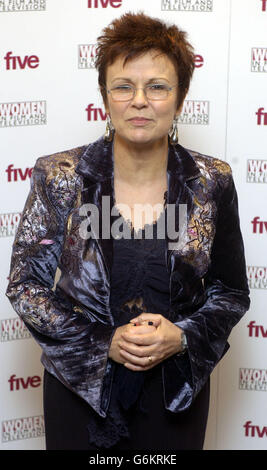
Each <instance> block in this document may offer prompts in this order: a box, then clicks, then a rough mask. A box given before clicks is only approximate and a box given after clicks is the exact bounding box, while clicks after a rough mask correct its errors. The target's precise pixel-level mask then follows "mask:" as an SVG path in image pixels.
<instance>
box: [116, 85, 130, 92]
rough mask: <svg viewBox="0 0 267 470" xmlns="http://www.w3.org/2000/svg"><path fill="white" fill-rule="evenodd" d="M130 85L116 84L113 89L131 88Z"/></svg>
mask: <svg viewBox="0 0 267 470" xmlns="http://www.w3.org/2000/svg"><path fill="white" fill-rule="evenodd" d="M131 89H132V87H131V86H130V85H118V86H116V87H115V88H113V90H127V91H129V90H131Z"/></svg>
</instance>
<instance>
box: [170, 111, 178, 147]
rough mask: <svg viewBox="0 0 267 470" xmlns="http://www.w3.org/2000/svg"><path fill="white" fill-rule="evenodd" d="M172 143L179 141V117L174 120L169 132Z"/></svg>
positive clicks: (175, 143)
mask: <svg viewBox="0 0 267 470" xmlns="http://www.w3.org/2000/svg"><path fill="white" fill-rule="evenodd" d="M169 138H170V143H171V144H172V145H177V144H178V142H179V135H178V117H177V118H175V119H174V120H173V123H172V127H171V129H170V132H169Z"/></svg>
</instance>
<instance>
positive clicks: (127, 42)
mask: <svg viewBox="0 0 267 470" xmlns="http://www.w3.org/2000/svg"><path fill="white" fill-rule="evenodd" d="M151 49H156V50H158V51H160V52H161V53H164V54H166V55H167V56H168V57H169V58H170V59H171V61H172V62H173V64H174V66H175V68H176V71H177V77H179V78H178V82H179V83H178V85H179V94H178V102H177V109H178V108H179V107H180V105H181V104H182V102H183V100H184V98H185V96H186V93H187V91H188V89H189V85H190V81H191V78H192V75H193V71H194V67H195V62H194V59H195V56H194V50H193V47H192V45H191V44H189V42H188V41H187V34H186V33H185V32H184V31H181V30H180V29H179V28H178V27H177V26H176V25H174V24H173V25H167V24H166V23H165V22H163V21H161V20H159V19H157V18H151V17H150V16H147V15H145V14H144V13H126V14H124V15H122V16H121V17H120V18H116V19H115V20H113V21H112V22H111V23H110V25H109V26H107V27H106V28H104V29H103V34H102V35H101V36H99V37H98V38H97V57H96V62H95V65H96V69H97V70H98V83H99V86H100V90H101V93H102V97H103V100H104V102H106V98H107V95H106V89H105V85H106V70H107V67H108V65H111V64H112V63H113V62H114V61H115V60H116V59H117V58H118V57H119V56H124V57H125V61H124V63H126V62H127V61H128V60H131V59H133V58H135V57H137V56H139V55H142V54H144V53H146V52H148V51H149V50H151Z"/></svg>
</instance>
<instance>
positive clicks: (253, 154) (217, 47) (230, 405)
mask: <svg viewBox="0 0 267 470" xmlns="http://www.w3.org/2000/svg"><path fill="white" fill-rule="evenodd" d="M127 11H144V12H145V13H147V14H150V15H152V16H154V17H159V18H162V19H165V20H167V21H170V22H174V23H176V24H177V25H179V26H180V27H181V28H182V29H184V30H186V31H188V34H189V39H190V40H191V42H192V43H193V45H194V47H195V54H196V56H195V63H196V69H195V73H194V78H193V82H192V86H191V90H190V92H189V94H188V96H187V97H186V101H185V103H184V108H183V111H182V114H181V116H180V141H181V143H182V144H183V145H184V146H186V147H188V148H190V149H195V150H198V151H200V152H203V153H205V154H209V155H212V156H216V157H219V158H221V159H223V160H226V161H227V162H228V163H229V164H230V165H231V167H232V169H233V173H234V178H235V182H236V186H237V190H238V194H239V210H240V218H241V228H242V231H243V236H244V242H245V249H246V261H247V273H248V278H249V283H250V288H251V308H250V311H249V312H248V313H247V314H246V315H245V317H244V318H243V319H242V321H241V322H240V323H239V324H238V326H237V327H236V328H235V329H234V331H233V332H232V334H231V337H230V344H231V348H230V350H229V352H228V353H227V355H226V356H225V357H224V359H223V360H222V361H221V363H220V364H219V366H218V367H217V368H216V369H215V371H214V373H213V374H212V395H211V408H210V415H209V422H208V430H207V436H206V442H205V448H206V449H218V450H219V449H267V364H266V346H267V319H266V303H267V258H266V254H267V250H266V240H267V213H266V196H267V191H266V189H267V184H266V183H267V153H266V148H267V0H153V1H152V0H149V1H148V0H147V1H144V0H0V83H1V86H0V152H1V153H0V154H1V159H0V168H1V173H0V180H1V185H0V191H1V193H0V197H1V209H0V211H1V213H0V237H1V238H0V246H1V265H0V270H1V294H0V295H1V303H0V305H1V308H0V358H1V359H0V361H1V373H0V421H1V439H0V441H1V444H0V448H1V449H4V450H5V449H6V450H10V449H44V448H45V443H44V420H43V407H42V382H43V369H42V366H41V364H40V354H41V351H40V349H39V347H38V346H37V345H36V344H35V342H34V341H33V339H31V338H30V336H29V334H28V332H27V330H26V328H25V326H24V325H23V323H22V321H21V320H20V319H19V317H17V316H16V314H15V312H14V311H13V310H12V307H11V305H10V304H9V302H8V299H7V298H6V297H5V290H6V286H7V277H8V274H9V265H10V256H11V247H12V242H13V238H14V233H15V230H16V227H17V225H18V222H19V219H20V214H21V211H22V209H23V206H24V203H25V200H26V196H27V194H28V191H29V188H30V177H31V170H32V167H33V166H34V163H35V161H36V159H37V158H38V157H39V156H42V155H47V154H50V153H54V152H57V151H61V150H64V149H69V148H73V147H75V146H79V145H83V144H87V143H89V142H91V141H93V140H95V139H96V138H97V137H98V136H100V135H101V134H103V133H104V129H105V111H104V107H103V103H102V101H101V96H100V93H99V90H98V87H97V74H96V70H95V68H94V61H95V56H96V38H97V36H98V35H99V34H100V32H101V30H102V28H103V27H104V26H106V25H107V24H108V23H109V22H110V21H111V20H112V19H113V18H115V17H118V16H120V15H121V14H122V13H124V12H127ZM229 255H231V254H230V253H229ZM74 432H75V431H74Z"/></svg>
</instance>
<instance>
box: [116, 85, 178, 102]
mask: <svg viewBox="0 0 267 470" xmlns="http://www.w3.org/2000/svg"><path fill="white" fill-rule="evenodd" d="M177 86H178V85H173V86H168V85H165V84H159V83H154V84H151V85H146V86H145V87H144V88H135V87H133V86H132V85H118V86H116V87H114V88H111V89H110V90H108V89H107V92H108V93H109V94H110V96H111V98H112V99H113V101H131V100H132V99H133V98H134V97H135V95H136V91H137V90H143V91H144V93H145V96H146V98H147V99H148V100H152V101H157V100H166V99H167V98H168V96H169V93H170V91H172V90H173V88H176V87H177Z"/></svg>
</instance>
